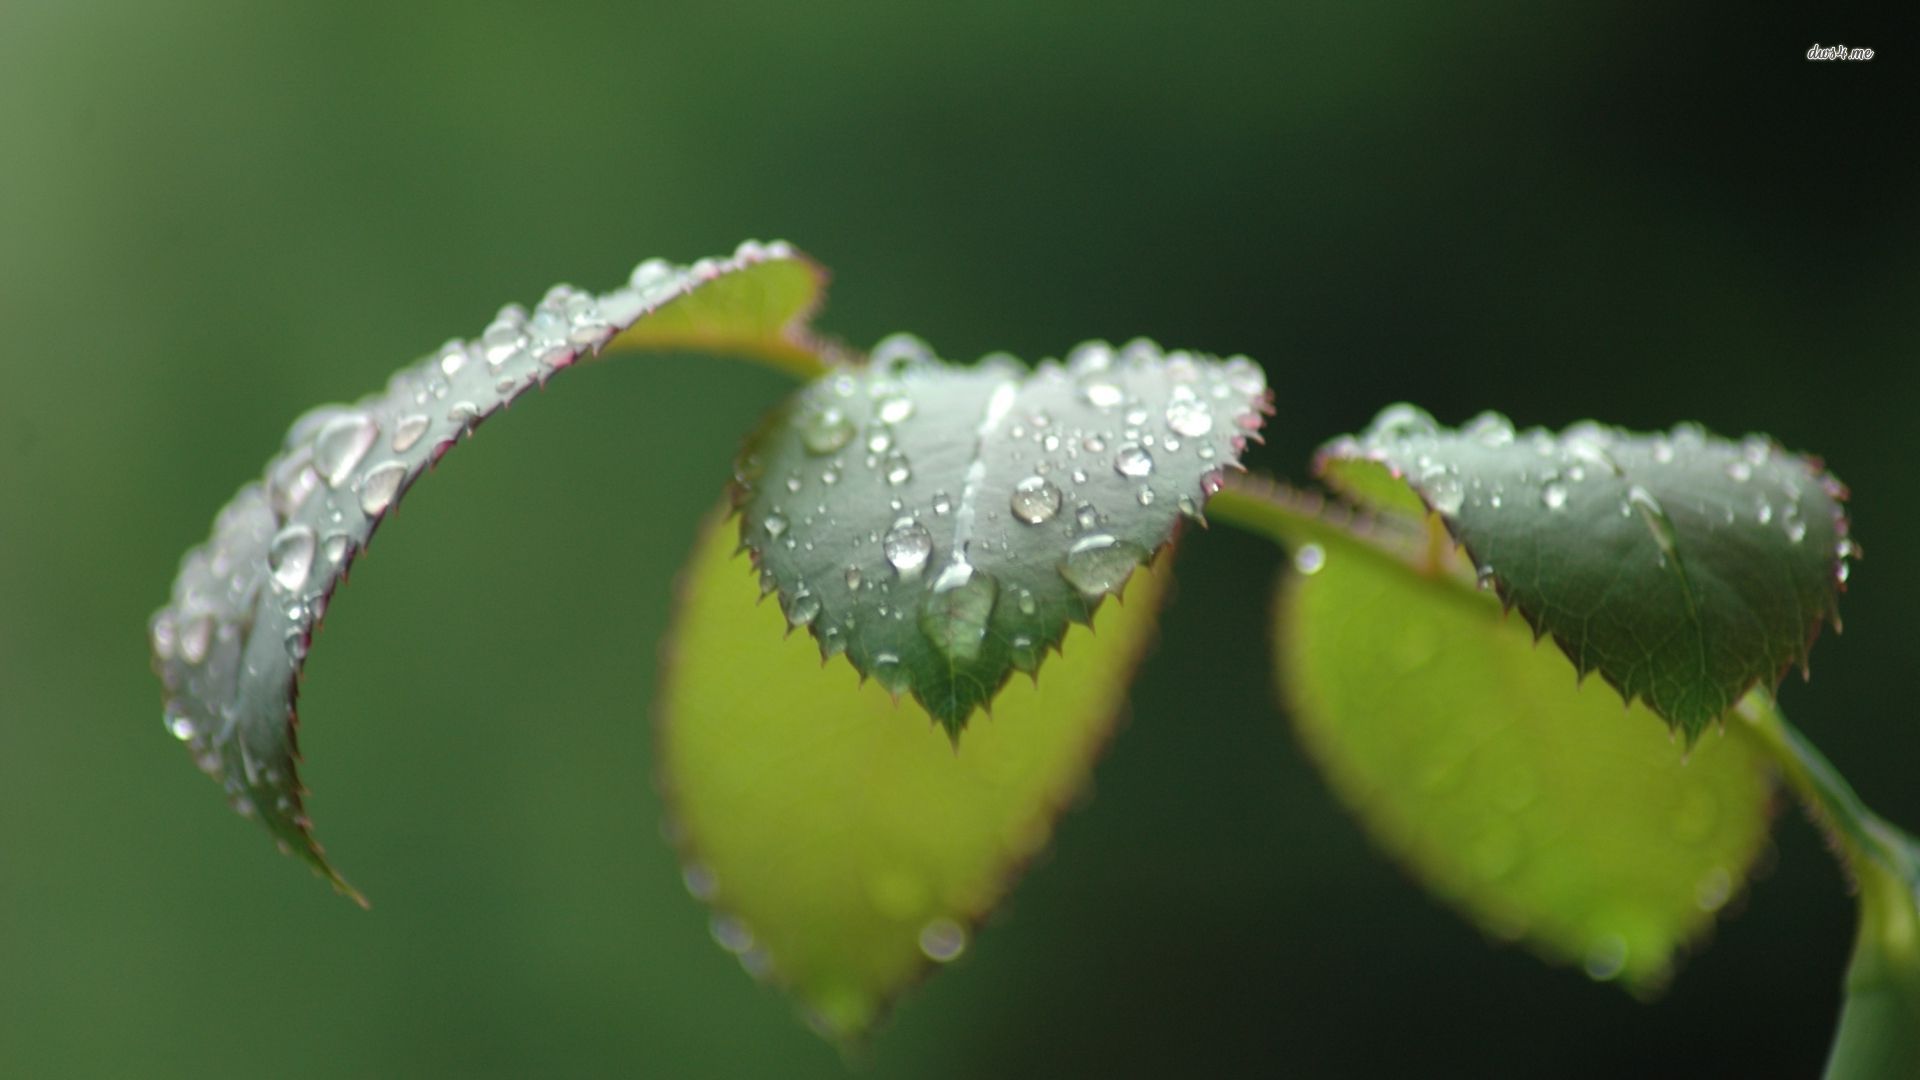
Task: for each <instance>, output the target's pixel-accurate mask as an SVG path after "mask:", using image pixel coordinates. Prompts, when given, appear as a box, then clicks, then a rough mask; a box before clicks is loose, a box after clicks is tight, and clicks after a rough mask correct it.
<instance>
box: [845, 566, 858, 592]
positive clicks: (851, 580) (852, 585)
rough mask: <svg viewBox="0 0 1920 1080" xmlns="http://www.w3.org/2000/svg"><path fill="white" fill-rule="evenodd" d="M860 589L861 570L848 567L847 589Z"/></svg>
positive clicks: (855, 567)
mask: <svg viewBox="0 0 1920 1080" xmlns="http://www.w3.org/2000/svg"><path fill="white" fill-rule="evenodd" d="M859 587H860V568H859V567H857V566H849V567H847V588H848V589H857V588H859Z"/></svg>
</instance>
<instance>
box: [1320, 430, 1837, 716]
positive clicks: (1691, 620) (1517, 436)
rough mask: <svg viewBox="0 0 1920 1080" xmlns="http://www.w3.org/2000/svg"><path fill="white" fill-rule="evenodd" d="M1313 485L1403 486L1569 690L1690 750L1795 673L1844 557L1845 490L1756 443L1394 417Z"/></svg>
mask: <svg viewBox="0 0 1920 1080" xmlns="http://www.w3.org/2000/svg"><path fill="white" fill-rule="evenodd" d="M1318 468H1319V470H1320V472H1321V474H1322V475H1323V476H1324V477H1325V478H1326V479H1327V481H1328V482H1329V483H1331V484H1333V485H1334V486H1335V487H1336V488H1338V489H1340V490H1342V491H1344V492H1346V493H1348V494H1349V495H1351V496H1354V497H1356V498H1359V499H1362V500H1364V501H1372V502H1376V503H1382V504H1383V505H1391V504H1388V503H1386V502H1385V500H1386V499H1388V498H1390V496H1387V495H1386V494H1385V493H1386V492H1388V491H1390V490H1392V486H1393V485H1392V483H1391V481H1393V480H1399V481H1404V483H1405V485H1406V486H1407V487H1409V488H1411V489H1412V491H1413V492H1414V493H1415V494H1417V495H1418V496H1419V499H1420V501H1421V502H1422V503H1423V504H1424V505H1425V506H1426V507H1427V508H1428V509H1429V510H1431V511H1432V512H1434V513H1436V514H1438V515H1439V516H1440V518H1441V520H1442V521H1443V522H1445V524H1446V527H1447V529H1448V530H1449V531H1450V532H1451V533H1452V534H1453V537H1454V539H1455V540H1457V541H1459V542H1460V543H1461V544H1462V545H1464V546H1465V547H1466V549H1467V552H1468V554H1469V556H1470V557H1471V558H1472V559H1473V561H1474V565H1475V566H1476V567H1477V568H1478V572H1479V574H1480V576H1481V577H1482V578H1483V579H1485V580H1490V581H1491V582H1492V583H1493V585H1494V587H1495V588H1497V589H1498V590H1499V594H1500V598H1501V600H1502V601H1504V602H1505V603H1507V604H1508V605H1511V606H1516V607H1518V608H1519V609H1520V613H1521V614H1522V615H1523V616H1525V617H1526V619H1527V621H1528V623H1530V624H1531V625H1532V626H1533V628H1534V630H1535V631H1536V632H1537V633H1543V634H1551V635H1552V636H1553V639H1554V641H1555V642H1556V643H1557V644H1558V645H1559V646H1560V647H1561V649H1563V650H1564V651H1565V652H1566V654H1567V656H1568V657H1569V658H1571V659H1572V660H1573V662H1574V665H1575V667H1576V668H1578V669H1579V671H1580V672H1581V674H1583V675H1584V674H1586V673H1587V672H1589V671H1598V672H1600V674H1601V676H1602V677H1604V678H1605V679H1606V680H1607V682H1609V683H1611V684H1613V686H1614V687H1616V688H1617V689H1618V690H1619V691H1620V693H1621V695H1622V696H1623V697H1624V698H1626V699H1627V700H1628V701H1634V700H1644V701H1646V702H1647V704H1648V705H1649V706H1651V707H1652V709H1653V711H1654V712H1656V713H1658V714H1660V715H1661V716H1662V717H1664V718H1665V719H1666V720H1667V722H1668V723H1669V724H1672V725H1674V726H1676V727H1678V728H1680V729H1681V730H1683V731H1685V732H1686V736H1687V739H1688V740H1689V741H1692V740H1693V739H1695V738H1697V737H1698V736H1699V734H1700V732H1701V731H1702V730H1703V729H1704V728H1705V727H1706V726H1707V725H1708V724H1709V723H1712V722H1713V721H1715V720H1716V719H1719V718H1720V717H1722V716H1723V715H1724V714H1725V713H1726V711H1727V709H1728V708H1730V707H1731V706H1732V705H1733V703H1734V702H1735V701H1737V700H1738V699H1739V698H1740V696H1741V695H1742V694H1743V693H1745V692H1746V691H1747V690H1748V688H1750V687H1752V686H1754V685H1755V684H1757V683H1762V682H1764V683H1765V685H1767V686H1768V687H1769V688H1771V687H1772V686H1773V685H1775V684H1777V683H1778V681H1779V679H1780V676H1781V675H1782V674H1784V673H1785V671H1786V669H1787V668H1788V667H1789V666H1791V665H1793V664H1796V663H1798V664H1801V665H1803V666H1804V665H1805V663H1806V659H1807V652H1808V649H1809V648H1811V646H1812V643H1813V640H1814V638H1815V637H1816V636H1817V635H1818V634H1819V632H1820V624H1821V621H1822V620H1823V619H1826V618H1831V619H1834V620H1835V621H1836V622H1837V620H1838V608H1837V603H1838V592H1839V590H1840V588H1841V587H1842V586H1843V585H1844V583H1845V581H1846V578H1847V560H1848V558H1849V557H1850V556H1852V555H1853V554H1855V553H1856V549H1855V548H1854V546H1853V544H1852V542H1851V541H1849V540H1848V539H1847V520H1846V516H1845V514H1844V513H1843V511H1842V508H1841V502H1842V500H1844V499H1845V498H1846V489H1845V488H1844V487H1842V486H1841V485H1840V483H1839V481H1837V480H1835V479H1834V478H1833V476H1832V475H1831V474H1829V473H1827V472H1826V471H1825V470H1824V469H1823V468H1822V467H1821V465H1820V463H1819V462H1818V461H1815V460H1812V459H1809V458H1804V457H1799V456H1796V455H1793V454H1789V453H1786V452H1784V451H1782V450H1781V449H1780V448H1779V447H1778V446H1776V445H1775V444H1774V443H1773V442H1772V441H1771V440H1768V439H1766V438H1763V437H1761V436H1748V437H1747V438H1746V439H1745V440H1743V441H1742V442H1738V443H1734V442H1730V441H1727V440H1725V439H1719V438H1715V437H1712V436H1709V435H1707V434H1706V433H1705V432H1703V431H1702V430H1701V429H1699V428H1698V427H1692V426H1681V427H1676V428H1674V429H1673V430H1672V431H1671V432H1669V433H1667V434H1664V435H1660V434H1652V435H1642V434H1635V433H1631V432H1627V431H1622V430H1620V429H1618V428H1610V427H1602V426H1600V425H1598V424H1593V423H1583V424H1577V425H1575V426H1573V427H1571V428H1568V429H1567V430H1566V431H1565V432H1564V433H1562V434H1560V435H1558V436H1555V435H1552V434H1549V433H1547V432H1545V431H1542V430H1540V429H1538V428H1535V429H1532V430H1529V431H1525V432H1518V433H1516V432H1515V431H1514V429H1513V426H1512V425H1511V424H1510V423H1508V422H1507V421H1506V419H1505V418H1503V417H1500V416H1496V415H1494V414H1490V413H1489V414H1486V415H1483V416H1481V417H1479V418H1478V419H1476V420H1474V421H1473V422H1472V423H1470V424H1469V425H1468V426H1467V427H1466V428H1464V429H1463V430H1460V431H1450V430H1446V429H1442V428H1440V427H1439V426H1438V425H1436V424H1435V423H1434V421H1433V418H1432V417H1430V416H1428V415H1427V414H1425V413H1423V412H1421V411H1420V410H1418V409H1415V408H1413V407H1411V406H1406V405H1397V406H1394V407H1392V408H1390V409H1388V410H1386V411H1385V412H1383V413H1381V414H1380V416H1379V418H1378V419H1376V420H1375V421H1374V423H1373V425H1372V426H1371V427H1370V428H1368V429H1367V431H1366V432H1365V433H1363V434H1361V435H1359V436H1357V437H1353V436H1349V437H1345V438H1341V439H1338V440H1336V441H1334V442H1333V443H1330V444H1329V445H1328V446H1327V447H1325V448H1324V449H1323V450H1322V451H1321V452H1320V455H1319V459H1318ZM1400 505H1405V504H1404V502H1403V503H1401V504H1400Z"/></svg>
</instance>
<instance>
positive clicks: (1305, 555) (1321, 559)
mask: <svg viewBox="0 0 1920 1080" xmlns="http://www.w3.org/2000/svg"><path fill="white" fill-rule="evenodd" d="M1326 565H1327V549H1326V548H1323V547H1321V546H1320V545H1319V544H1301V545H1300V550H1299V551H1296V552H1294V553H1293V568H1294V569H1295V570H1298V571H1299V572H1300V573H1302V574H1305V575H1307V576H1308V577H1312V576H1313V575H1314V574H1317V573H1319V572H1320V570H1321V568H1322V567H1325V566H1326Z"/></svg>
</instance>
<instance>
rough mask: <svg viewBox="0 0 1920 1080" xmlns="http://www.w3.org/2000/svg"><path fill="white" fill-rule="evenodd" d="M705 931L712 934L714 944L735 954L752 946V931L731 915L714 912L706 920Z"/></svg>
mask: <svg viewBox="0 0 1920 1080" xmlns="http://www.w3.org/2000/svg"><path fill="white" fill-rule="evenodd" d="M707 932H708V933H710V934H712V935H713V942H714V944H716V945H718V946H720V947H721V948H723V949H725V950H727V951H728V952H730V953H733V954H734V955H736V956H738V955H740V954H742V953H745V952H746V951H747V950H749V949H751V948H753V931H752V930H749V929H747V924H746V923H743V922H741V921H740V920H739V919H736V918H734V917H733V916H731V915H721V914H719V913H717V912H716V913H715V914H714V916H713V918H711V919H709V920H708V921H707Z"/></svg>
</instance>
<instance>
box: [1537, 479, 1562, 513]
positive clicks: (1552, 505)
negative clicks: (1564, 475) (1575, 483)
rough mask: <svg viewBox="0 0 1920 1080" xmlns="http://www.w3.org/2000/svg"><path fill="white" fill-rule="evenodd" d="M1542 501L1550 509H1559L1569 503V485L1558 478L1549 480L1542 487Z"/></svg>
mask: <svg viewBox="0 0 1920 1080" xmlns="http://www.w3.org/2000/svg"><path fill="white" fill-rule="evenodd" d="M1540 502H1541V503H1542V504H1543V505H1545V506H1546V508H1547V509H1549V510H1558V509H1560V508H1561V507H1564V506H1566V505H1567V485H1565V484H1563V483H1561V482H1560V481H1558V480H1549V481H1547V483H1546V486H1545V487H1542V488H1541V489H1540Z"/></svg>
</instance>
